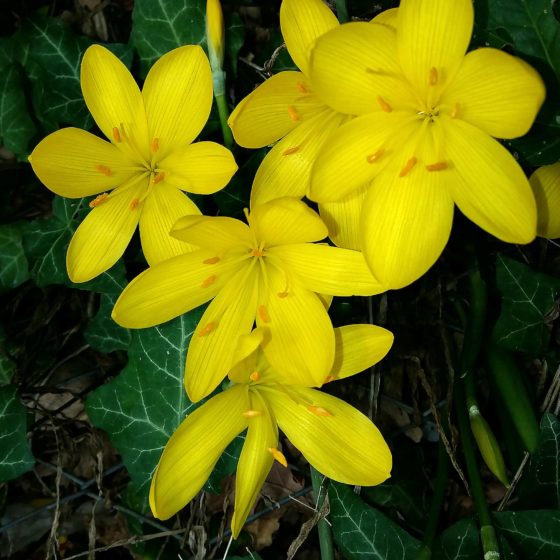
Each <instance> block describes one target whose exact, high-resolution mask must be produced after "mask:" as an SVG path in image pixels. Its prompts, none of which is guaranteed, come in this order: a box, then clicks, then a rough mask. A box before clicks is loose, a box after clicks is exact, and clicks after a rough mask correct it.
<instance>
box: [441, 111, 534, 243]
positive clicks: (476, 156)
mask: <svg viewBox="0 0 560 560" xmlns="http://www.w3.org/2000/svg"><path fill="white" fill-rule="evenodd" d="M442 124H443V126H444V130H445V150H446V152H447V154H448V155H449V159H450V160H451V161H452V162H453V168H454V172H455V173H454V175H455V176H454V177H453V178H452V180H450V181H449V187H450V188H451V193H452V195H453V198H454V199H455V202H456V204H457V206H458V207H459V208H460V210H461V212H463V214H465V215H466V216H467V217H468V218H470V219H471V220H472V221H473V222H475V223H476V224H477V225H478V226H480V227H481V228H482V229H484V230H486V231H487V232H488V233H491V234H492V235H495V236H496V237H497V238H499V239H501V240H502V241H507V242H508V243H529V242H530V241H532V240H533V239H534V237H535V234H536V223H537V215H536V204H535V199H534V196H533V193H532V190H531V187H530V185H529V182H528V180H527V178H526V177H525V174H524V173H523V170H522V169H521V167H520V166H519V164H518V163H517V162H516V161H515V159H514V157H513V156H512V155H511V154H510V153H509V152H508V151H507V150H506V149H505V148H504V147H503V146H502V145H501V144H499V143H498V142H497V141H496V140H494V139H493V138H491V137H490V136H488V134H486V133H485V132H483V131H481V130H480V129H478V128H476V127H474V126H472V125H470V124H468V123H466V122H464V121H461V120H460V119H450V118H448V117H445V116H442Z"/></svg>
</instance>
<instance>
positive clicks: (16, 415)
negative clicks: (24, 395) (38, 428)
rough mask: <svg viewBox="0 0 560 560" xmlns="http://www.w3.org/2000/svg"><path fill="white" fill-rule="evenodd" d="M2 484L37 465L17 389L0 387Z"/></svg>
mask: <svg viewBox="0 0 560 560" xmlns="http://www.w3.org/2000/svg"><path fill="white" fill-rule="evenodd" d="M0 441H1V442H2V445H0V482H5V481H6V480H12V479H14V478H17V477H18V476H20V475H22V474H23V473H25V472H27V471H29V470H31V469H32V468H33V465H34V464H35V460H34V459H33V455H32V453H31V450H30V449H29V443H28V441H27V412H26V410H25V407H24V406H23V405H22V404H21V402H20V400H19V396H18V394H17V391H16V388H15V387H14V386H12V385H8V386H6V387H0Z"/></svg>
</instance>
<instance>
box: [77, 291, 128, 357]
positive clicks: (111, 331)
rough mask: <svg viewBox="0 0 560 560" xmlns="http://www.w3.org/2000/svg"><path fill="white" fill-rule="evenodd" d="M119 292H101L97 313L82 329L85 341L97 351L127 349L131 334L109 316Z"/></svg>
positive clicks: (107, 351) (106, 351)
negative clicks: (83, 329) (109, 293)
mask: <svg viewBox="0 0 560 560" xmlns="http://www.w3.org/2000/svg"><path fill="white" fill-rule="evenodd" d="M118 296H119V294H114V295H113V294H111V295H108V294H101V298H100V302H99V309H98V311H97V314H96V315H95V317H94V318H93V319H91V321H90V322H89V324H88V326H87V328H86V330H85V331H84V338H85V339H86V342H87V343H88V344H89V345H90V346H91V347H92V348H95V350H98V351H99V352H104V353H109V352H114V351H115V350H128V348H129V346H130V342H131V338H132V335H131V333H130V331H129V330H128V329H124V328H123V327H121V326H119V325H117V323H115V321H113V319H112V318H111V311H112V310H113V306H114V305H115V302H116V301H117V298H118Z"/></svg>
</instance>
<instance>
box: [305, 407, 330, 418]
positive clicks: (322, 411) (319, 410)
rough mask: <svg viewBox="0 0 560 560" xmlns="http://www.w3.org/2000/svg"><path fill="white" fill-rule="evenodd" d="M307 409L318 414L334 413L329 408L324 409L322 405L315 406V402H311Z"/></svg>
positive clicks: (327, 414)
mask: <svg viewBox="0 0 560 560" xmlns="http://www.w3.org/2000/svg"><path fill="white" fill-rule="evenodd" d="M307 410H309V412H312V413H313V414H315V415H316V416H332V414H331V413H330V412H329V411H328V410H326V409H324V408H323V407H322V406H315V405H314V404H310V405H309V406H308V407H307Z"/></svg>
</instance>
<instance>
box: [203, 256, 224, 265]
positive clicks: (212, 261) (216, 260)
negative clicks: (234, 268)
mask: <svg viewBox="0 0 560 560" xmlns="http://www.w3.org/2000/svg"><path fill="white" fill-rule="evenodd" d="M219 262H220V257H212V258H210V259H205V260H203V261H202V264H216V263H219Z"/></svg>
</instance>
